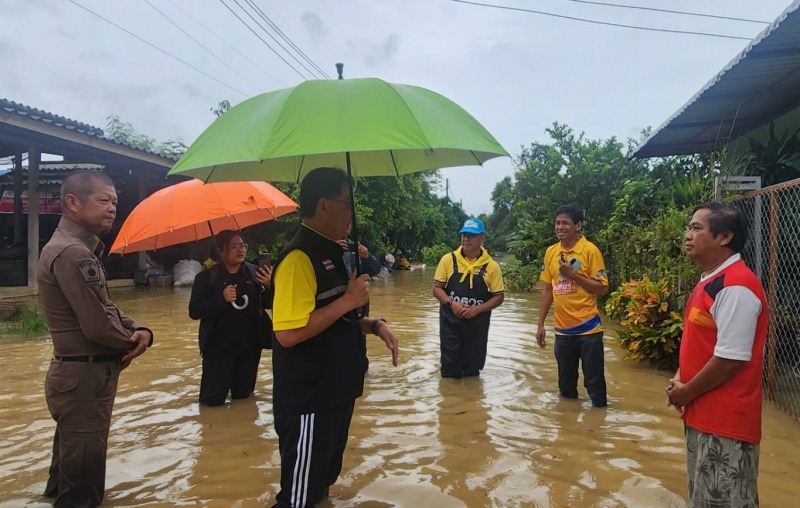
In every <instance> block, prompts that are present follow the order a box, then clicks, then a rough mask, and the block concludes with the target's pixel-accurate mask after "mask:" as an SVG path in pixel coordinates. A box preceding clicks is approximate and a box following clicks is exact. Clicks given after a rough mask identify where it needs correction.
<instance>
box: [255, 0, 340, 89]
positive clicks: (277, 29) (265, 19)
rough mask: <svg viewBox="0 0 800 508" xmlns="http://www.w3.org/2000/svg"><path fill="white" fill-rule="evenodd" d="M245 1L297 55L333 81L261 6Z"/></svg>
mask: <svg viewBox="0 0 800 508" xmlns="http://www.w3.org/2000/svg"><path fill="white" fill-rule="evenodd" d="M245 1H246V2H247V3H248V4H250V7H252V8H253V9H254V10H255V11H256V13H257V14H258V15H259V16H261V18H262V19H263V20H264V21H266V22H267V23H268V24H269V26H271V27H272V29H273V30H275V32H277V34H278V35H280V36H281V38H282V39H283V40H285V41H286V42H287V43H289V45H290V46H291V47H292V48H293V49H294V50H295V51H296V52H297V53H298V54H299V55H300V56H302V57H303V59H304V60H305V61H306V62H308V63H309V64H311V65H313V66H314V68H315V69H316V70H318V71H319V72H320V74H322V75H323V76H325V77H326V78H327V79H331V77H330V76H328V74H327V73H326V72H325V71H324V70H322V68H321V67H320V66H319V65H317V64H316V63H315V62H314V61H313V60H312V59H311V58H309V56H308V55H306V54H305V52H303V50H302V49H300V48H299V47H297V45H296V44H295V43H294V42H293V41H292V40H291V39H290V38H289V36H287V35H286V34H285V33H283V30H281V29H280V28H279V27H278V25H276V24H275V22H273V21H272V20H271V19H270V18H269V16H267V15H266V14H265V13H264V11H263V10H261V8H260V7H259V6H258V5H257V4H256V3H255V1H253V0H245Z"/></svg>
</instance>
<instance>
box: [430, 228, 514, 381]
mask: <svg viewBox="0 0 800 508" xmlns="http://www.w3.org/2000/svg"><path fill="white" fill-rule="evenodd" d="M459 233H460V234H461V247H460V248H458V249H456V250H455V251H453V252H451V253H449V254H445V255H444V256H443V257H442V259H441V261H439V266H437V267H436V274H435V275H434V284H433V296H434V297H435V298H436V299H437V300H439V303H440V306H439V344H440V349H441V373H442V377H453V378H460V377H466V376H478V375H480V371H481V370H482V369H483V366H484V365H485V363H486V347H487V344H488V341H489V321H490V319H491V316H492V309H494V308H495V307H497V306H499V305H500V304H502V303H503V290H504V286H503V274H502V272H501V270H500V265H498V264H497V262H496V261H494V260H493V259H492V258H491V256H489V253H488V252H486V249H484V248H483V240H484V235H485V234H486V227H485V226H484V225H483V221H481V220H480V219H476V218H474V217H471V218H469V219H467V220H466V221H464V226H463V227H462V228H461V230H460V231H459Z"/></svg>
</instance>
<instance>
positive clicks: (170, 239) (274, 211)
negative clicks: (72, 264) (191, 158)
mask: <svg viewBox="0 0 800 508" xmlns="http://www.w3.org/2000/svg"><path fill="white" fill-rule="evenodd" d="M295 210H297V203H295V202H294V201H292V200H291V199H289V197H288V196H286V194H284V193H283V192H281V191H279V190H278V189H276V188H275V187H273V186H272V185H270V184H268V183H266V182H218V183H209V184H205V185H204V184H203V181H202V180H197V179H194V180H190V181H188V182H181V183H179V184H176V185H172V186H170V187H167V188H164V189H161V190H160V191H158V192H155V193H153V195H151V196H149V197H148V198H147V199H145V200H144V201H142V202H141V203H139V204H138V205H137V206H136V208H134V209H133V211H132V212H131V214H130V215H129V216H128V218H127V219H126V220H125V222H124V223H123V224H122V227H121V228H120V230H119V234H117V239H116V240H115V241H114V245H112V246H111V251H110V252H111V253H112V254H127V253H129V252H139V251H145V250H155V249H160V248H162V247H167V246H169V245H176V244H179V243H184V242H194V241H197V240H200V239H203V238H208V237H209V236H212V235H213V234H214V232H219V231H222V230H225V229H231V230H234V231H237V230H240V229H242V228H245V227H247V226H252V225H253V224H258V223H260V222H266V221H269V220H274V219H276V218H278V217H280V216H281V215H286V214H287V213H292V212H294V211H295Z"/></svg>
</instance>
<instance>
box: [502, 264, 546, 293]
mask: <svg viewBox="0 0 800 508" xmlns="http://www.w3.org/2000/svg"><path fill="white" fill-rule="evenodd" d="M512 259H513V258H512ZM541 273H542V267H541V265H540V264H539V263H537V262H536V261H534V262H531V263H525V264H523V263H520V262H516V263H512V262H509V263H507V264H506V267H504V268H503V282H504V285H505V288H506V290H507V291H519V292H528V291H533V288H534V287H535V286H536V283H537V282H538V281H539V276H540V275H541Z"/></svg>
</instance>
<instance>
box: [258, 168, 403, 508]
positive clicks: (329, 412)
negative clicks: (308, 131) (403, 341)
mask: <svg viewBox="0 0 800 508" xmlns="http://www.w3.org/2000/svg"><path fill="white" fill-rule="evenodd" d="M299 201H300V217H301V218H302V220H303V223H302V225H301V226H300V229H299V231H298V232H297V234H296V235H295V237H294V238H293V239H292V240H291V241H290V242H289V244H288V245H287V246H286V247H285V248H284V249H283V251H282V252H281V254H280V256H279V257H278V260H277V262H276V263H275V268H274V271H273V273H274V280H273V287H274V291H275V293H274V302H273V306H272V312H273V328H274V330H275V336H274V340H273V345H272V369H273V380H274V381H273V389H272V393H273V412H274V415H275V431H276V432H277V434H278V447H279V449H280V455H281V485H280V491H279V492H278V495H277V496H276V505H275V506H280V507H284V506H292V507H300V506H303V507H306V506H314V505H315V504H316V503H317V502H319V501H320V500H321V499H322V498H323V497H325V496H326V495H327V492H328V487H329V486H330V485H332V484H333V483H335V482H336V479H337V478H338V476H339V473H340V472H341V469H342V458H343V456H344V450H345V446H346V444H347V437H348V434H349V428H350V420H351V418H352V416H353V408H354V405H355V400H356V399H357V398H358V397H360V396H361V394H362V392H363V390H364V373H365V371H366V370H367V355H366V344H365V341H364V338H363V336H364V335H366V334H368V333H372V334H374V335H377V336H378V337H379V338H380V339H381V340H383V342H384V343H385V344H386V346H387V347H388V348H389V349H390V350H391V352H392V363H393V364H394V365H395V366H397V338H396V337H395V335H394V333H392V330H391V328H390V327H389V325H387V324H386V320H385V319H382V318H364V319H362V320H358V319H357V318H356V316H355V315H354V314H355V313H354V312H353V311H354V310H355V309H357V308H359V307H363V306H364V305H365V304H366V303H367V302H368V300H369V282H368V277H367V275H366V274H364V275H361V276H359V277H356V273H355V272H353V274H352V276H350V277H348V271H347V268H346V266H345V262H344V258H343V256H342V247H341V246H340V245H339V244H338V243H337V241H336V240H338V239H340V238H343V237H344V236H345V235H346V234H347V231H348V228H349V227H350V223H351V221H352V214H351V207H352V203H351V201H350V192H349V189H348V178H347V175H346V174H345V173H344V172H343V171H342V170H340V169H335V168H317V169H315V170H313V171H311V172H310V173H308V175H307V176H306V177H305V179H304V180H303V183H302V184H301V187H300V199H299Z"/></svg>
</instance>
